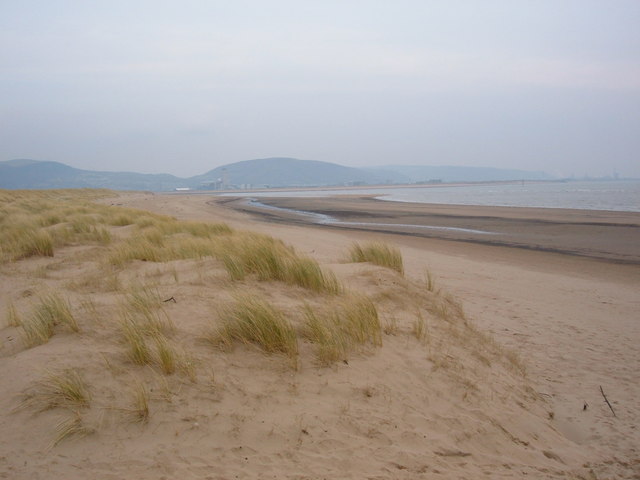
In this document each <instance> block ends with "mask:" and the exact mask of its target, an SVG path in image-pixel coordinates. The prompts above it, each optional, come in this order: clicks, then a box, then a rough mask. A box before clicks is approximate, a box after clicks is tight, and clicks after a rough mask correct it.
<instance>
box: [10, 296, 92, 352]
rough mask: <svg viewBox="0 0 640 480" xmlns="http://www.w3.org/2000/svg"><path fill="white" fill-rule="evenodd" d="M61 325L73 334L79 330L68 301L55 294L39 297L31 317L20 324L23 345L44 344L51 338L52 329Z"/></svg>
mask: <svg viewBox="0 0 640 480" xmlns="http://www.w3.org/2000/svg"><path fill="white" fill-rule="evenodd" d="M61 324H62V325H66V326H67V327H69V328H70V329H71V330H72V331H74V332H78V331H79V330H80V328H79V327H78V322H77V321H76V319H75V317H74V316H73V314H72V313H71V307H70V306H69V302H68V301H66V300H65V299H63V298H62V297H60V296H59V295H58V294H56V293H50V294H48V295H45V296H43V297H41V298H40V302H39V304H38V305H36V306H35V308H34V310H33V312H32V314H31V316H29V317H26V318H24V319H23V320H22V321H21V323H20V326H21V327H22V332H21V333H22V336H23V339H24V343H25V345H26V346H27V347H34V346H36V345H41V344H43V343H46V342H47V341H48V340H49V339H50V338H51V337H52V336H53V332H54V327H55V326H56V325H61Z"/></svg>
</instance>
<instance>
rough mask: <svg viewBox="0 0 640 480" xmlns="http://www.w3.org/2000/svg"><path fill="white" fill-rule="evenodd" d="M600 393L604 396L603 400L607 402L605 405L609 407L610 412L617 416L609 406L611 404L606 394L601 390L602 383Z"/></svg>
mask: <svg viewBox="0 0 640 480" xmlns="http://www.w3.org/2000/svg"><path fill="white" fill-rule="evenodd" d="M600 393H601V394H602V396H603V397H604V401H605V402H607V405H609V408H610V409H611V413H613V416H614V417H617V415H616V412H614V411H613V407H612V406H611V404H610V403H609V400H608V399H607V396H606V395H605V394H604V390H602V385H600Z"/></svg>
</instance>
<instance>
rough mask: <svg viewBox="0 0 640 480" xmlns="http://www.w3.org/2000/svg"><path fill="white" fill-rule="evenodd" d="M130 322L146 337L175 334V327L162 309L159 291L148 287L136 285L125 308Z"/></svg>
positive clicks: (127, 298) (128, 296) (128, 297)
mask: <svg viewBox="0 0 640 480" xmlns="http://www.w3.org/2000/svg"><path fill="white" fill-rule="evenodd" d="M123 309H124V311H125V312H126V315H128V316H129V317H130V321H132V322H133V323H135V324H136V326H137V327H138V328H139V329H140V330H141V331H142V333H143V334H145V335H155V334H159V333H161V334H167V333H173V331H174V330H175V325H174V324H173V322H172V321H171V318H169V316H168V315H167V314H166V312H165V311H164V309H162V300H161V298H160V294H159V293H158V291H157V290H156V289H155V288H153V287H150V286H148V285H134V286H133V287H132V288H131V291H130V292H129V293H128V294H127V296H126V303H125V304H124V306H123Z"/></svg>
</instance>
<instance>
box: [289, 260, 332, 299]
mask: <svg viewBox="0 0 640 480" xmlns="http://www.w3.org/2000/svg"><path fill="white" fill-rule="evenodd" d="M284 276H285V278H284V280H285V281H286V282H287V283H289V284H291V285H298V286H300V287H303V288H307V289H309V290H313V291H315V292H325V293H331V294H338V293H340V292H341V291H342V286H341V285H340V283H339V282H338V279H337V278H336V276H335V274H334V273H333V272H331V271H328V272H327V271H323V270H322V268H320V265H318V262H316V261H315V260H313V259H311V258H308V257H295V258H292V259H290V260H289V261H288V262H286V264H285V272H284Z"/></svg>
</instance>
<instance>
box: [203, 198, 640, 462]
mask: <svg viewBox="0 0 640 480" xmlns="http://www.w3.org/2000/svg"><path fill="white" fill-rule="evenodd" d="M197 203H201V202H197ZM441 209H445V210H446V209H447V207H446V206H442V207H441ZM471 210H472V211H473V207H471ZM498 210H500V209H498ZM503 210H509V209H503ZM512 210H513V209H512ZM206 211H207V210H206V208H205V209H204V210H202V213H203V214H205V215H206ZM439 213H440V212H439ZM446 213H449V212H448V211H447V212H446ZM474 213H475V212H474ZM594 216H596V215H591V217H594ZM617 217H621V215H620V214H618V213H613V214H612V216H611V218H612V219H613V220H614V221H617ZM622 217H623V216H622ZM590 221H594V220H593V219H590ZM595 221H598V222H606V221H607V217H606V214H605V213H601V214H599V215H598V216H597V218H596V220H595ZM624 221H625V222H627V221H628V220H627V219H626V218H624ZM254 228H255V227H254ZM261 228H262V229H264V230H263V231H266V232H269V233H273V234H277V235H278V236H281V237H284V238H286V239H287V241H288V242H290V243H292V244H294V245H296V246H297V247H299V248H306V249H308V250H309V251H314V253H315V254H318V253H320V252H329V255H332V254H335V252H336V250H335V249H336V245H338V247H337V248H338V249H340V248H343V246H344V245H345V243H346V244H348V243H349V242H351V241H353V240H354V239H357V240H365V239H371V238H379V239H383V240H385V241H389V242H393V243H395V244H398V245H403V250H402V251H403V255H404V259H405V264H406V265H407V270H408V271H407V273H408V275H410V276H413V277H414V278H422V277H423V276H424V268H425V267H428V268H429V269H431V271H432V272H434V273H435V275H436V277H437V278H438V281H440V282H441V283H442V284H444V285H445V286H446V288H447V289H449V290H451V291H452V292H453V293H454V294H455V295H456V296H457V297H458V298H460V299H462V301H463V303H464V306H465V310H466V311H467V312H468V313H469V314H470V317H472V318H473V319H474V320H475V321H476V322H477V323H478V324H479V325H481V326H482V327H484V328H486V329H487V330H488V331H490V332H492V333H493V334H494V335H495V336H496V337H497V338H498V339H500V341H501V342H503V343H504V344H505V345H508V346H510V347H513V348H514V349H515V350H517V351H518V352H520V353H521V354H522V355H523V356H524V357H525V358H526V359H527V364H528V366H529V367H530V373H531V378H532V380H534V382H535V383H536V384H537V386H536V389H537V390H538V391H539V392H541V393H543V394H545V396H548V398H550V404H551V406H552V410H553V412H554V414H555V419H554V420H555V421H554V425H555V426H556V428H558V430H560V431H561V432H562V433H563V434H565V435H566V436H567V437H568V438H570V439H571V440H573V441H574V442H576V443H577V444H579V445H580V446H584V447H588V448H591V449H594V451H595V452H598V453H597V454H596V455H601V456H602V457H603V458H606V457H610V458H618V459H619V460H620V462H622V463H629V464H634V466H630V467H629V468H630V471H635V472H636V473H638V472H640V464H639V463H638V462H640V453H639V448H640V447H639V446H640V431H638V428H637V425H638V420H639V419H640V403H639V402H638V400H637V399H638V398H640V345H639V341H640V293H639V292H640V267H638V266H637V265H635V266H633V265H617V264H610V263H606V262H598V261H590V260H587V259H580V258H574V257H570V256H564V255H559V254H547V253H542V252H529V251H523V250H518V249H506V248H495V247H494V248H492V247H485V246H481V245H468V244H456V243H454V242H444V241H438V240H430V239H415V238H407V237H406V236H399V235H383V234H377V235H375V236H373V237H372V235H370V234H365V233H361V232H350V233H349V234H348V236H346V235H345V234H338V233H328V232H327V231H326V229H325V230H322V235H320V234H319V233H318V232H319V231H320V230H319V229H317V228H314V229H313V233H312V234H310V233H309V230H307V229H298V228H295V227H286V226H281V225H274V224H267V225H265V226H264V227H261ZM600 386H602V387H603V390H604V392H605V394H607V395H608V398H609V400H610V402H611V403H612V405H613V408H614V409H615V411H616V414H617V417H616V418H614V417H613V415H612V414H611V410H610V409H609V407H608V406H607V404H606V403H605V401H604V399H603V397H602V394H601V393H600V388H599V387H600ZM585 402H586V403H587V404H588V407H587V409H586V410H583V408H584V403H585Z"/></svg>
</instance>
